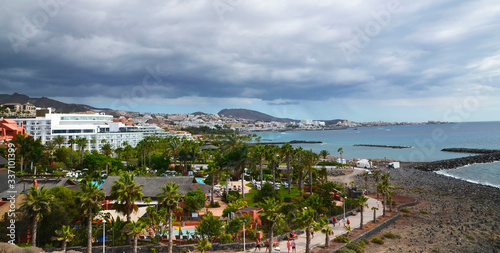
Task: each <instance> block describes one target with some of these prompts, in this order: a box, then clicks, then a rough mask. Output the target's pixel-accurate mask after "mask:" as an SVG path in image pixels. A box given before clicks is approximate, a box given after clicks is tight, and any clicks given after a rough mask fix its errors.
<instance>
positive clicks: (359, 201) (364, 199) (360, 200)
mask: <svg viewBox="0 0 500 253" xmlns="http://www.w3.org/2000/svg"><path fill="white" fill-rule="evenodd" d="M355 201H356V204H357V205H359V206H360V208H361V211H360V214H359V215H361V219H360V220H361V221H360V224H359V227H360V228H361V229H363V209H364V207H368V205H367V204H366V202H367V201H368V198H367V197H365V196H364V195H360V196H359V197H358V198H356V199H355Z"/></svg>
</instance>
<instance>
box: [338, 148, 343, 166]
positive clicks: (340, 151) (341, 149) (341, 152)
mask: <svg viewBox="0 0 500 253" xmlns="http://www.w3.org/2000/svg"><path fill="white" fill-rule="evenodd" d="M337 152H339V154H340V163H342V161H343V160H344V158H343V157H342V156H343V155H344V148H339V149H338V150H337Z"/></svg>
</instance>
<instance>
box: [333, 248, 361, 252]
mask: <svg viewBox="0 0 500 253" xmlns="http://www.w3.org/2000/svg"><path fill="white" fill-rule="evenodd" d="M337 253H356V251H354V250H352V249H348V248H341V249H339V250H337Z"/></svg>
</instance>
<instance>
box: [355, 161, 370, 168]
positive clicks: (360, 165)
mask: <svg viewBox="0 0 500 253" xmlns="http://www.w3.org/2000/svg"><path fill="white" fill-rule="evenodd" d="M356 167H358V168H371V167H372V163H371V162H370V161H369V160H368V159H359V160H358V161H356Z"/></svg>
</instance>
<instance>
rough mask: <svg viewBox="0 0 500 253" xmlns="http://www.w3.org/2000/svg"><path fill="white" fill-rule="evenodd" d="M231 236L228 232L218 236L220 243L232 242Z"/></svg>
mask: <svg viewBox="0 0 500 253" xmlns="http://www.w3.org/2000/svg"><path fill="white" fill-rule="evenodd" d="M232 242H233V238H232V237H231V236H230V235H229V234H222V235H221V236H220V244H227V243H232Z"/></svg>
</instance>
